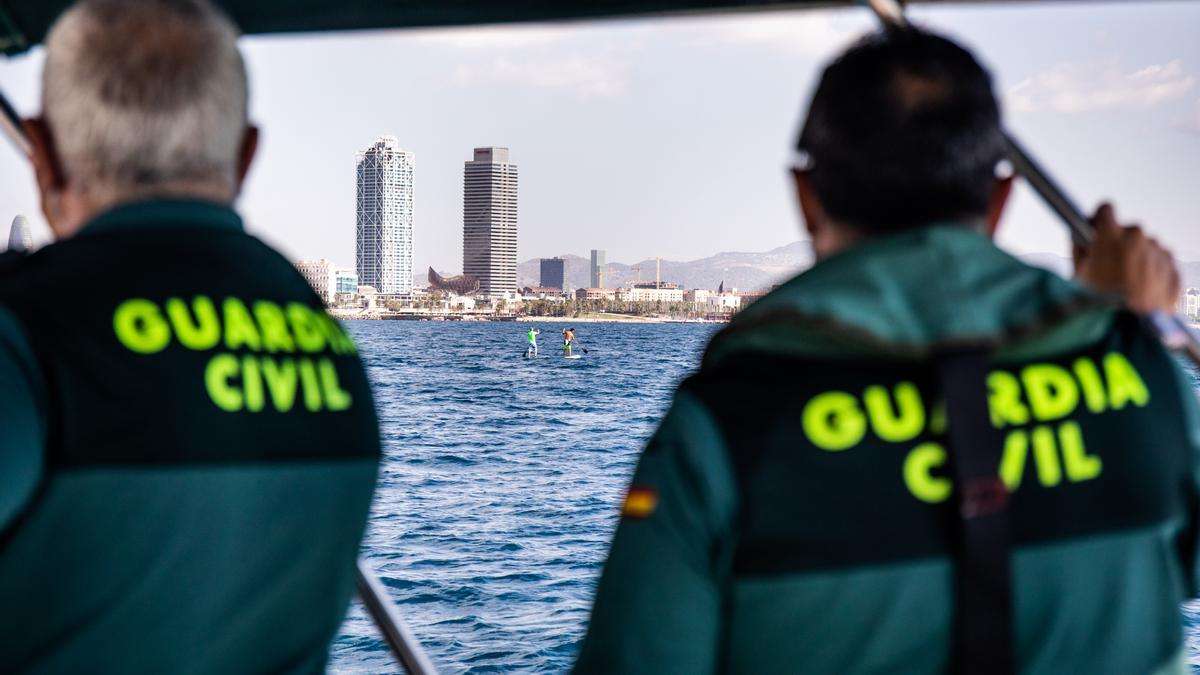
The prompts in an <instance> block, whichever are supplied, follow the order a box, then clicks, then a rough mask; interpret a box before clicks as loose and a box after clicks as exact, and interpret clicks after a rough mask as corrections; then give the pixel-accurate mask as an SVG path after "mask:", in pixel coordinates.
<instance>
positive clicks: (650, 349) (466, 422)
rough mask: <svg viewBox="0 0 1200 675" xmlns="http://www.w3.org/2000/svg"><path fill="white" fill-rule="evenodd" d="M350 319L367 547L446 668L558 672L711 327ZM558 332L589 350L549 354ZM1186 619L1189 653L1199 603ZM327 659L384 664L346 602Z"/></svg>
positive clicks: (359, 668)
mask: <svg viewBox="0 0 1200 675" xmlns="http://www.w3.org/2000/svg"><path fill="white" fill-rule="evenodd" d="M347 326H348V328H349V330H350V332H351V333H352V334H353V335H354V338H355V340H356V342H357V343H358V345H359V349H360V352H361V354H362V356H363V358H364V360H365V361H366V363H367V367H368V370H369V375H370V378H371V382H372V386H373V389H374V392H375V398H376V406H377V408H378V410H379V416H380V420H379V421H380V430H381V432H382V436H383V444H384V462H383V465H382V467H381V471H380V478H379V486H378V490H377V492H376V495H375V503H374V507H373V509H372V515H371V520H370V524H369V526H368V529H367V535H366V540H365V542H364V544H363V555H364V556H365V557H366V558H367V560H369V561H370V562H371V564H372V565H373V566H374V567H375V569H376V570H377V571H378V572H379V576H380V577H381V579H382V581H383V582H384V584H385V586H386V587H387V589H388V591H389V592H390V594H391V597H392V599H393V600H394V601H395V602H396V603H397V606H398V607H399V609H400V611H401V613H402V615H403V616H404V618H405V620H406V621H407V622H408V624H409V627H410V628H411V629H412V630H413V632H414V633H415V634H416V636H417V637H418V638H419V639H420V640H421V643H422V645H423V646H424V647H425V649H426V650H427V651H428V652H429V654H430V656H431V657H432V659H433V661H434V662H435V663H436V664H437V666H438V667H439V668H440V669H441V670H442V671H443V672H448V673H459V672H470V673H483V672H565V671H567V670H568V669H569V667H570V664H571V662H572V660H573V658H574V656H575V654H576V652H577V651H578V649H579V644H580V641H581V640H582V638H583V632H584V629H585V626H586V621H587V616H588V608H589V606H590V603H591V600H592V595H593V592H594V589H595V584H596V581H597V578H598V575H599V573H600V569H601V565H602V562H603V560H604V555H605V552H606V550H607V546H608V543H609V540H610V538H611V536H612V531H613V528H614V527H615V526H616V520H617V513H618V508H619V504H620V501H621V497H622V494H623V491H624V489H625V486H626V485H627V483H628V480H629V477H630V475H631V474H632V472H633V468H634V464H635V462H636V459H637V453H638V451H639V450H640V449H641V447H642V445H643V444H644V443H645V441H646V439H647V438H648V437H649V435H650V434H651V433H652V431H653V429H654V426H655V424H656V423H657V421H658V420H659V419H660V418H661V416H662V414H663V412H665V410H666V408H667V406H668V405H669V404H670V398H671V393H672V391H673V390H674V388H675V386H676V385H677V384H678V383H679V381H680V380H681V379H682V378H684V377H686V376H687V375H688V373H689V372H691V371H692V370H693V369H694V368H695V367H696V366H697V365H698V364H699V361H700V356H701V354H702V353H703V348H704V345H705V343H706V342H707V341H708V338H709V337H710V336H711V335H712V333H713V332H714V331H715V330H716V328H717V327H716V326H713V325H711V324H707V325H706V324H633V323H629V324H614V323H607V324H574V325H572V324H568V323H550V322H546V323H538V324H531V323H460V322H407V321H358V322H348V324H347ZM530 327H535V328H538V329H540V330H541V331H542V333H541V335H540V336H539V337H538V343H539V346H540V352H541V353H540V356H539V357H538V358H535V359H526V358H525V357H524V356H525V351H526V344H525V333H526V331H528V329H529V328H530ZM566 327H574V328H575V329H576V337H577V338H578V339H579V341H580V343H581V344H582V346H583V347H584V348H587V349H588V353H587V354H586V355H585V356H584V358H582V359H578V360H567V359H563V358H562V352H561V349H560V347H561V344H562V340H561V337H560V331H561V330H562V329H563V328H566ZM575 353H576V354H579V353H581V351H579V350H576V351H575ZM1184 621H1185V626H1186V630H1187V632H1188V643H1189V657H1190V660H1192V661H1194V662H1200V658H1197V650H1196V646H1197V645H1198V644H1200V605H1194V606H1191V607H1186V608H1185V610H1184ZM330 670H331V671H334V672H369V673H386V672H396V671H397V668H396V666H395V665H394V662H393V661H392V658H391V655H390V653H389V652H388V651H387V648H386V647H385V645H384V644H383V642H382V640H381V639H380V638H379V635H378V632H377V631H376V630H375V627H374V626H373V625H372V624H371V622H370V620H369V619H368V618H367V617H366V615H365V614H364V613H363V611H362V609H361V607H359V606H358V605H357V603H355V604H354V605H353V606H352V607H351V610H350V614H349V615H348V617H347V619H346V622H345V624H344V625H343V626H342V629H341V634H340V635H339V636H338V638H337V640H336V641H335V643H334V645H333V654H332V660H331V663H330ZM1197 672H1200V669H1198V670H1197Z"/></svg>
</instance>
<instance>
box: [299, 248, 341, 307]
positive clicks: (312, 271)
mask: <svg viewBox="0 0 1200 675" xmlns="http://www.w3.org/2000/svg"><path fill="white" fill-rule="evenodd" d="M336 269H337V268H336V267H334V266H333V265H332V264H330V262H329V261H328V260H326V259H324V258H321V259H320V260H300V261H298V262H296V271H298V272H300V276H302V277H304V280H305V281H307V282H308V285H309V286H312V289H313V290H314V291H316V293H317V295H319V296H321V300H322V301H324V302H325V304H331V303H332V302H333V296H334V293H335V292H336V290H337V277H336V276H334V273H335V270H336Z"/></svg>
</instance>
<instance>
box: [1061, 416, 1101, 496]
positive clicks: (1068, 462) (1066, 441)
mask: <svg viewBox="0 0 1200 675" xmlns="http://www.w3.org/2000/svg"><path fill="white" fill-rule="evenodd" d="M1058 445H1059V447H1060V448H1061V449H1062V457H1063V468H1064V469H1066V472H1067V479H1068V480H1070V481H1071V482H1072V483H1080V482H1083V481H1085V480H1091V479H1093V478H1095V477H1097V476H1099V475H1100V472H1101V471H1103V470H1104V462H1103V461H1102V460H1101V459H1100V458H1099V457H1097V456H1095V455H1089V454H1087V450H1085V449H1084V447H1083V430H1082V429H1080V428H1079V423H1078V422H1063V424H1062V426H1060V427H1059V428H1058Z"/></svg>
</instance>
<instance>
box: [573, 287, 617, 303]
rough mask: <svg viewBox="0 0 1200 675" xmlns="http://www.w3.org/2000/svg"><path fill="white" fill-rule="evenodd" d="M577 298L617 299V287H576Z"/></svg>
mask: <svg viewBox="0 0 1200 675" xmlns="http://www.w3.org/2000/svg"><path fill="white" fill-rule="evenodd" d="M575 299H576V300H616V299H617V289H615V288H577V289H575Z"/></svg>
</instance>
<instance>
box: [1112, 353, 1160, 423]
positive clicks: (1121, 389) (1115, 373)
mask: <svg viewBox="0 0 1200 675" xmlns="http://www.w3.org/2000/svg"><path fill="white" fill-rule="evenodd" d="M1104 377H1105V378H1106V379H1107V380H1108V404H1109V405H1110V406H1111V407H1112V409H1113V410H1121V409H1122V408H1124V407H1125V404H1127V403H1130V402H1132V403H1133V404H1134V405H1135V406H1137V407H1139V408H1141V407H1143V406H1145V405H1146V404H1147V403H1149V402H1150V390H1148V389H1146V383H1145V382H1142V378H1141V376H1140V375H1138V372H1137V370H1135V369H1134V367H1133V364H1132V363H1130V362H1129V359H1127V358H1125V355H1124V354H1122V353H1120V352H1110V353H1108V354H1105V355H1104Z"/></svg>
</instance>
